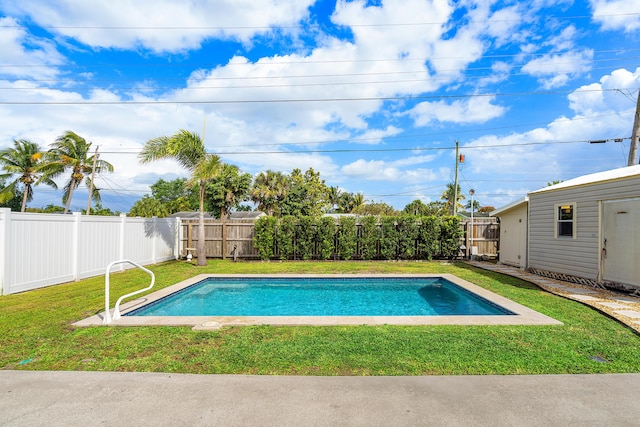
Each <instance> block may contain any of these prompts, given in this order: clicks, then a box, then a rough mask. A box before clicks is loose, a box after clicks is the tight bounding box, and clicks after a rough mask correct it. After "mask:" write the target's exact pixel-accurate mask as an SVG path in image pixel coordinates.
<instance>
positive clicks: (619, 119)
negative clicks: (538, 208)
mask: <svg viewBox="0 0 640 427" xmlns="http://www.w3.org/2000/svg"><path fill="white" fill-rule="evenodd" d="M639 82H640V68H638V69H637V70H636V71H635V72H634V73H631V72H629V71H627V70H622V69H621V70H616V71H614V72H612V73H611V74H609V75H605V76H603V77H602V78H601V79H600V83H592V84H589V85H585V86H582V87H580V88H578V89H576V90H575V91H574V92H573V93H572V94H570V95H569V97H568V100H569V106H570V108H571V109H572V110H573V111H574V113H575V114H574V115H573V116H572V117H565V116H559V117H557V118H556V119H555V120H552V121H551V122H550V123H549V124H548V125H547V126H544V127H539V128H534V129H531V130H529V131H526V132H523V133H515V132H513V133H510V134H507V135H486V136H483V137H480V138H477V139H475V140H473V141H471V142H470V143H468V144H465V145H464V146H463V147H462V151H463V152H465V154H466V163H465V167H466V168H467V169H468V170H471V171H472V173H473V176H475V177H476V178H478V179H482V178H480V177H483V176H487V177H492V178H499V177H505V178H504V180H505V184H506V182H507V181H509V180H514V182H511V184H512V185H511V187H512V188H516V185H517V182H518V181H519V180H523V181H527V182H536V181H537V182H538V184H537V185H535V184H534V185H533V187H532V188H531V187H530V188H529V190H528V191H531V190H534V189H536V187H538V188H539V187H542V186H544V185H545V183H546V182H550V181H553V180H555V179H569V178H573V177H575V176H578V175H581V174H585V173H588V172H586V171H593V172H596V171H600V170H605V169H611V168H615V167H621V166H624V165H626V155H627V153H626V151H627V147H628V141H627V142H626V143H619V142H618V143H616V142H613V141H609V142H608V143H607V144H589V143H588V141H592V140H600V139H609V140H611V139H614V138H625V137H628V136H629V135H630V132H631V123H632V121H633V113H634V110H635V100H630V99H629V98H627V97H626V96H624V95H623V94H621V93H619V92H617V91H612V92H602V91H601V89H607V88H610V87H617V88H629V89H630V90H635V88H636V87H637V85H638V83H639ZM506 188H508V187H507V186H506V185H504V186H502V189H503V190H504V189H506ZM494 191H495V192H498V190H494ZM505 191H506V190H505ZM525 194H526V191H525V192H522V193H521V194H519V195H518V196H517V197H521V196H524V195H525ZM517 197H515V198H517ZM496 200H499V201H502V202H504V200H503V199H502V198H500V197H498V196H496Z"/></svg>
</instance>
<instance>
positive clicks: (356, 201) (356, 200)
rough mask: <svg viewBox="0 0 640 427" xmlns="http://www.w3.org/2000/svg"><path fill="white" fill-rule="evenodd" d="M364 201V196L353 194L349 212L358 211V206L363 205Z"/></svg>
mask: <svg viewBox="0 0 640 427" xmlns="http://www.w3.org/2000/svg"><path fill="white" fill-rule="evenodd" d="M365 202H366V200H365V199H364V194H362V193H355V194H354V195H353V199H352V200H351V210H350V211H349V212H353V211H354V209H358V208H359V207H360V206H362V205H364V204H365Z"/></svg>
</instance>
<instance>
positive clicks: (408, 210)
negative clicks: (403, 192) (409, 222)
mask: <svg viewBox="0 0 640 427" xmlns="http://www.w3.org/2000/svg"><path fill="white" fill-rule="evenodd" d="M426 211H427V205H425V204H424V202H423V201H422V200H420V199H416V200H414V201H413V202H411V203H409V204H407V205H406V206H405V207H404V209H402V213H404V214H407V215H414V216H425V215H426V213H425V212H426Z"/></svg>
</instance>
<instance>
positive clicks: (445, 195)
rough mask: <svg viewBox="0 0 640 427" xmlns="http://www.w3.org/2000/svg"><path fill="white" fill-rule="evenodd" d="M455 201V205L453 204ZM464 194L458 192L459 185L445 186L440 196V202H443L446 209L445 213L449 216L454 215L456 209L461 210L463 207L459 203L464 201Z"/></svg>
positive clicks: (460, 191)
mask: <svg viewBox="0 0 640 427" xmlns="http://www.w3.org/2000/svg"><path fill="white" fill-rule="evenodd" d="M454 199H455V203H454ZM464 199H465V197H464V194H462V190H460V185H457V188H456V185H455V184H454V183H449V184H447V188H446V190H444V191H443V192H442V195H441V196H440V200H444V201H445V204H446V208H447V212H450V213H451V215H454V214H455V213H456V212H457V211H458V209H463V208H464V206H462V204H461V203H460V202H461V201H462V200H464Z"/></svg>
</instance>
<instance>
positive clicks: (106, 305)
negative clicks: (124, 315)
mask: <svg viewBox="0 0 640 427" xmlns="http://www.w3.org/2000/svg"><path fill="white" fill-rule="evenodd" d="M124 263H128V264H131V265H133V266H135V267H138V268H139V269H140V270H143V271H145V272H147V274H149V275H150V276H151V284H150V285H149V286H147V287H146V288H144V289H140V290H137V291H135V292H131V293H129V294H126V295H123V296H121V297H120V298H118V301H116V305H115V307H114V310H113V317H112V316H111V314H110V313H109V274H110V273H111V267H113V266H114V265H117V264H124ZM155 281H156V276H155V274H153V272H152V271H151V270H148V269H146V268H144V267H143V266H141V265H140V264H137V263H135V262H133V261H130V260H128V259H122V260H120V261H113V262H112V263H111V264H109V265H108V266H107V271H106V272H105V273H104V309H105V310H104V319H103V320H102V323H103V324H105V325H108V324H109V323H111V320H116V319H119V318H120V303H121V302H122V300H123V299H125V298H128V297H130V296H133V295H137V294H139V293H141V292H145V291H148V290H149V289H151V288H153V284H154V283H155Z"/></svg>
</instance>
